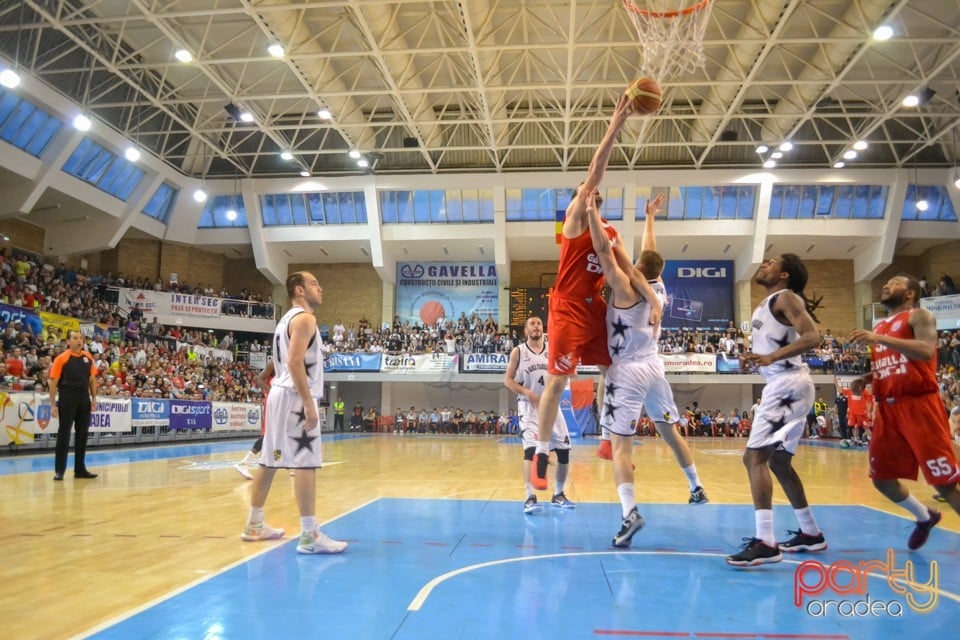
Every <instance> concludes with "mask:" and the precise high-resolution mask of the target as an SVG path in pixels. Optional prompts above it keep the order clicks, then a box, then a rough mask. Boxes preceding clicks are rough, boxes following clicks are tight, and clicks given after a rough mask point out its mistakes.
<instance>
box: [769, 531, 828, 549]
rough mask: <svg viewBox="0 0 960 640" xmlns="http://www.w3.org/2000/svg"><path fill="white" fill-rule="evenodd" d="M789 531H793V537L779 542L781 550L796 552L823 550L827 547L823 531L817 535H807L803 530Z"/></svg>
mask: <svg viewBox="0 0 960 640" xmlns="http://www.w3.org/2000/svg"><path fill="white" fill-rule="evenodd" d="M787 533H792V534H793V537H792V538H790V539H789V540H787V541H786V542H778V543H777V546H778V547H780V551H788V552H790V553H795V552H797V551H823V550H824V549H826V548H827V541H826V540H825V539H824V537H823V532H822V531H821V532H820V533H818V534H817V535H815V536H811V535H807V534H806V533H804V532H803V531H789V530H788V531H787Z"/></svg>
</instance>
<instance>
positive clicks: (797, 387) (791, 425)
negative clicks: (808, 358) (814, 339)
mask: <svg viewBox="0 0 960 640" xmlns="http://www.w3.org/2000/svg"><path fill="white" fill-rule="evenodd" d="M815 394H816V390H815V389H814V386H813V378H811V377H810V370H809V369H807V367H806V366H805V365H804V366H803V367H800V368H798V369H797V370H796V371H787V372H786V373H778V374H777V375H775V376H774V377H772V378H770V379H768V380H767V383H766V384H765V385H764V387H763V393H762V394H761V395H760V406H759V407H757V412H756V414H755V415H754V418H753V424H752V425H751V428H750V439H749V440H747V449H761V448H763V447H768V446H770V445H777V448H778V449H783V450H785V451H787V452H788V453H796V451H797V443H799V442H800V436H802V435H803V429H804V427H805V426H806V423H807V414H808V413H810V407H812V406H813V399H814V395H815Z"/></svg>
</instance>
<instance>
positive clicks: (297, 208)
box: [290, 193, 307, 225]
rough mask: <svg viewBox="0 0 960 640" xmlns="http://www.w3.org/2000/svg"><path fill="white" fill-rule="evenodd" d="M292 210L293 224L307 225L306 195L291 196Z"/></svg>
mask: <svg viewBox="0 0 960 640" xmlns="http://www.w3.org/2000/svg"><path fill="white" fill-rule="evenodd" d="M290 209H291V211H292V213H293V224H300V225H305V224H307V197H306V196H305V195H304V194H302V193H297V194H293V195H291V196H290Z"/></svg>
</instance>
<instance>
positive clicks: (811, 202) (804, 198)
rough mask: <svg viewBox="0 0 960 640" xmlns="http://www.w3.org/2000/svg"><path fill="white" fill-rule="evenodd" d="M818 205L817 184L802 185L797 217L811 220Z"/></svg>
mask: <svg viewBox="0 0 960 640" xmlns="http://www.w3.org/2000/svg"><path fill="white" fill-rule="evenodd" d="M816 207H817V186H816V185H809V184H808V185H805V186H803V187H800V209H799V211H798V212H797V217H798V218H800V219H801V220H810V219H812V218H813V216H814V213H815V212H816Z"/></svg>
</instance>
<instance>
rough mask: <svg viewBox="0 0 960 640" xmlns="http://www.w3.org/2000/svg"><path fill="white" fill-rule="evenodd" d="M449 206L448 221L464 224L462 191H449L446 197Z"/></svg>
mask: <svg viewBox="0 0 960 640" xmlns="http://www.w3.org/2000/svg"><path fill="white" fill-rule="evenodd" d="M444 198H445V201H446V205H447V221H448V222H463V194H462V192H460V191H448V192H447V193H446V194H445V195H444Z"/></svg>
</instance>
